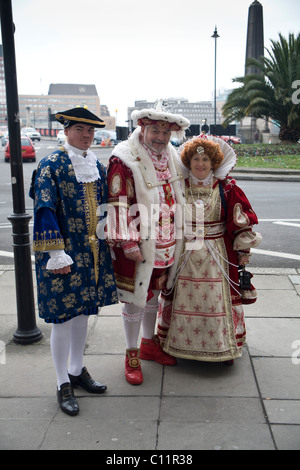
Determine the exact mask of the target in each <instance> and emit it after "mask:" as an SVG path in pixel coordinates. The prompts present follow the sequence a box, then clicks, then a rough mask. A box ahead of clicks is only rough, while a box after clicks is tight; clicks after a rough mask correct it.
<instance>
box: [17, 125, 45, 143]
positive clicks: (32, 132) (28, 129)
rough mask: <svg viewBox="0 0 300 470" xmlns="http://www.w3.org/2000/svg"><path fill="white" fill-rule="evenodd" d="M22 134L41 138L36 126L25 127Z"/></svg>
mask: <svg viewBox="0 0 300 470" xmlns="http://www.w3.org/2000/svg"><path fill="white" fill-rule="evenodd" d="M21 135H24V136H26V137H29V138H30V139H31V140H38V141H40V140H41V134H40V133H39V132H38V131H37V130H36V129H34V127H23V129H21Z"/></svg>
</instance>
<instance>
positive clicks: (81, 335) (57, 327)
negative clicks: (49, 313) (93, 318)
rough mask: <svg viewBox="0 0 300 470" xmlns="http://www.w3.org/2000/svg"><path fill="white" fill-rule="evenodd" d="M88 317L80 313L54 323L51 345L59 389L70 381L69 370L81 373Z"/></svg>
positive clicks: (72, 373) (74, 373)
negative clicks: (69, 318)
mask: <svg viewBox="0 0 300 470" xmlns="http://www.w3.org/2000/svg"><path fill="white" fill-rule="evenodd" d="M88 319H89V317H88V316H87V315H79V316H78V317H75V318H72V320H69V321H67V322H64V323H58V324H56V323H54V324H53V325H52V331H51V337H50V345H51V353H52V359H53V362H54V367H55V371H56V378H57V386H58V389H60V386H61V385H62V384H63V383H65V382H70V379H69V376H68V372H69V373H70V374H71V375H80V374H81V371H82V367H83V354H84V347H85V342H86V335H87V327H88ZM69 358H70V362H69V369H68V359H69Z"/></svg>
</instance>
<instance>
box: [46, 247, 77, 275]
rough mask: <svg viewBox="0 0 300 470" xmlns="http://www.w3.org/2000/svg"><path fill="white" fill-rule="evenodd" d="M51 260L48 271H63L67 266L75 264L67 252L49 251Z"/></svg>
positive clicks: (47, 267)
mask: <svg viewBox="0 0 300 470" xmlns="http://www.w3.org/2000/svg"><path fill="white" fill-rule="evenodd" d="M49 255H50V259H49V260H48V263H47V266H46V269H49V270H51V271H52V270H53V269H61V268H64V267H65V266H70V265H71V264H73V260H72V258H71V256H69V255H67V253H66V252H65V250H51V251H49Z"/></svg>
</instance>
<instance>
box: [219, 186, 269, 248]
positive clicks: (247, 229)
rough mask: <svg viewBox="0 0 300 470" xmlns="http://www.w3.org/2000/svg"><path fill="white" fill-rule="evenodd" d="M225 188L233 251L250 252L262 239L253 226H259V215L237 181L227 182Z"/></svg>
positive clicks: (229, 232)
mask: <svg viewBox="0 0 300 470" xmlns="http://www.w3.org/2000/svg"><path fill="white" fill-rule="evenodd" d="M223 188H224V196H225V200H226V210H227V216H226V227H227V233H228V236H229V237H230V239H231V240H232V243H233V249H234V250H235V251H244V252H249V251H250V248H251V247H255V246H258V245H259V243H260V242H261V239H262V237H261V234H260V233H256V232H254V231H253V230H252V226H253V225H256V224H258V218H257V215H256V213H255V212H254V210H253V208H252V206H251V204H250V202H249V200H248V198H247V196H246V195H245V193H244V191H243V190H242V189H241V188H239V187H238V186H237V185H236V182H235V180H227V182H226V184H225V185H224V186H223Z"/></svg>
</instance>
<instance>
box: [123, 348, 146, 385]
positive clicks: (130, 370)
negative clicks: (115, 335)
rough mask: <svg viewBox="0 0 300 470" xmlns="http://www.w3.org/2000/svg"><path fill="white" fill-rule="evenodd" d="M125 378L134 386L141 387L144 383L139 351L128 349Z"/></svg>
mask: <svg viewBox="0 0 300 470" xmlns="http://www.w3.org/2000/svg"><path fill="white" fill-rule="evenodd" d="M125 378H126V380H127V382H128V383H130V384H132V385H140V384H142V383H143V373H142V368H141V361H140V360H139V349H126V358H125Z"/></svg>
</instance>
